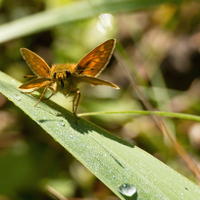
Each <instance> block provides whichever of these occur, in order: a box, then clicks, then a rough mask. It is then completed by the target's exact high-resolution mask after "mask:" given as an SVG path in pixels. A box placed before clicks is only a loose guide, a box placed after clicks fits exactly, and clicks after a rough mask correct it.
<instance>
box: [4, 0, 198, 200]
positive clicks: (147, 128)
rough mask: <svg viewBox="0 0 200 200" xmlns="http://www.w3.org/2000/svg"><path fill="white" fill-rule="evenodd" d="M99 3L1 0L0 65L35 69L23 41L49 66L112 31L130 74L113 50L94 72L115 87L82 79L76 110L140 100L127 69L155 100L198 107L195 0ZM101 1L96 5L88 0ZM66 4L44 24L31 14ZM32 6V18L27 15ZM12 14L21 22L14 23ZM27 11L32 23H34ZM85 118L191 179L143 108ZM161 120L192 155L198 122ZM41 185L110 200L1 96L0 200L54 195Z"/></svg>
mask: <svg viewBox="0 0 200 200" xmlns="http://www.w3.org/2000/svg"><path fill="white" fill-rule="evenodd" d="M104 2H105V1H70V0H66V1H64V0H57V1H51V0H42V1H39V0H28V1H23V0H18V1H11V0H0V41H1V44H0V70H1V71H4V72H5V73H7V74H9V75H10V76H12V77H14V78H15V79H17V80H20V81H22V82H25V81H26V79H24V78H23V76H24V75H27V74H32V72H31V71H30V69H29V67H28V66H27V65H26V63H25V61H24V60H23V59H22V57H21V55H20V52H19V49H20V48H22V47H26V48H28V49H30V50H32V51H34V52H35V53H37V54H38V55H40V56H41V57H42V58H43V59H44V60H45V61H46V62H47V63H48V64H49V65H50V66H51V64H52V63H66V62H71V63H76V62H78V61H79V60H80V59H81V58H82V57H83V56H84V55H85V54H86V53H87V52H89V51H90V50H92V49H93V48H94V47H95V46H97V45H99V44H101V43H102V42H104V41H105V40H107V39H110V38H116V39H117V42H118V44H117V47H116V49H117V51H119V52H120V53H121V55H122V59H123V61H125V63H126V66H124V67H127V69H128V73H127V69H124V68H123V67H122V66H120V64H119V62H118V61H117V60H116V58H115V57H114V56H113V57H112V59H111V62H110V63H109V65H108V66H107V68H106V69H105V70H104V71H103V72H102V74H101V75H100V77H101V78H103V79H106V80H109V81H112V82H113V83H115V84H116V85H118V86H119V87H120V88H121V89H120V90H119V91H117V90H114V89H113V88H110V87H104V86H97V87H92V86H90V85H87V84H83V85H81V86H80V89H81V92H82V99H81V102H80V106H79V108H78V112H79V113H81V112H92V111H120V110H142V109H144V107H143V105H142V104H141V101H140V100H139V98H138V97H137V95H136V93H135V92H134V88H133V87H132V86H131V84H130V80H129V78H128V77H129V75H130V74H131V75H133V76H135V78H136V79H137V80H138V82H139V84H140V85H141V88H142V90H143V91H144V93H145V94H146V96H147V97H148V98H149V99H150V101H151V103H152V104H153V105H154V107H155V108H158V109H159V110H162V111H171V112H181V113H190V114H195V115H199V113H200V107H199V96H200V90H199V88H200V81H199V76H200V70H199V68H200V51H199V50H200V14H199V13H200V2H199V1H174V2H173V1H170V2H168V1H162V2H163V3H161V1H160V2H159V1H152V5H150V4H149V2H148V1H145V0H144V1H142V3H141V1H132V2H129V4H126V3H124V6H121V7H120V6H118V2H122V1H118V2H117V1H116V2H115V1H113V0H112V1H111V2H112V3H113V5H114V6H113V7H109V5H107V6H105V5H104V4H103V3H104ZM138 2H140V5H139V3H138ZM79 3H80V4H79ZM82 3H83V4H82ZM85 3H86V4H87V5H90V6H91V7H90V9H89V11H90V12H89V11H88V10H87V9H85V7H84V6H81V5H86V4H85ZM98 3H99V6H94V4H95V5H98ZM101 3H102V4H101ZM72 5H73V7H72V9H71V14H70V13H67V14H68V17H69V18H68V19H64V15H63V17H62V16H61V17H58V18H57V19H56V20H55V22H54V23H55V25H49V26H48V24H47V23H44V24H43V26H42V25H41V23H40V16H37V14H38V13H43V15H42V16H41V18H44V17H45V16H46V18H47V21H48V22H49V23H51V22H52V24H53V20H52V19H51V17H50V15H51V14H53V12H52V13H51V11H52V10H54V9H58V12H57V11H56V12H55V15H56V13H59V12H60V13H62V12H63V13H64V12H65V9H66V12H67V11H69V10H68V7H70V6H72ZM130 5H131V6H132V7H131V6H130ZM134 7H135V8H134ZM59 9H64V10H59ZM73 9H74V10H73ZM77 9H80V10H79V11H80V16H79V13H78V12H76V11H77ZM81 9H82V12H81ZM86 10H87V11H88V12H86ZM48 11H50V13H49V12H48ZM84 12H85V13H84ZM73 13H74V15H73ZM34 14H36V15H34ZM84 14H85V15H86V16H84ZM31 15H32V17H33V18H31V19H30V18H28V16H31ZM34 16H35V17H34ZM53 17H55V16H53ZM70 17H71V18H70ZM76 17H77V19H76ZM20 19H23V20H24V21H23V20H21V21H20ZM15 20H19V21H18V23H13V24H12V22H14V21H15ZM29 20H30V24H31V25H29ZM34 20H35V22H37V20H38V23H32V22H34ZM51 20H52V21H51ZM67 20H69V22H68V21H67ZM70 20H71V21H70ZM30 26H31V28H30ZM45 27H46V28H45ZM26 30H27V32H26ZM6 31H7V32H6ZM6 33H7V34H6ZM6 37H7V39H5V38H6ZM49 94H50V93H49ZM47 96H48V94H47ZM51 100H53V101H55V102H57V103H58V104H60V105H62V106H63V107H65V108H66V109H69V110H71V99H70V98H65V97H64V96H63V95H62V94H57V95H55V96H53V97H52V98H51ZM87 119H88V120H90V121H92V122H93V123H96V124H98V125H99V126H101V127H103V128H105V129H106V130H108V131H110V132H111V133H113V134H115V135H117V136H119V137H121V138H123V139H124V140H127V141H129V142H130V143H133V144H136V145H137V146H139V147H140V148H142V149H144V150H145V151H147V152H149V153H150V154H152V155H153V156H155V157H156V158H158V159H160V160H161V161H163V162H164V163H166V164H167V165H168V166H170V167H172V168H173V169H175V170H176V171H178V172H179V173H181V174H183V175H184V176H186V177H188V178H189V179H191V180H193V181H196V180H195V177H194V176H193V175H192V174H191V172H190V171H188V169H187V167H186V166H185V165H184V164H183V161H182V160H181V159H180V157H179V156H177V153H176V152H175V151H174V149H173V148H172V146H171V145H170V143H169V142H168V141H167V140H166V139H165V138H164V139H163V136H162V135H161V133H160V132H159V131H158V130H157V129H156V126H155V124H154V123H153V122H152V120H151V118H150V117H148V116H138V117H133V116H130V115H107V116H105V115H103V116H100V115H99V116H94V117H92V116H90V117H87ZM166 123H167V124H168V126H169V127H170V129H171V130H172V131H173V132H174V133H176V135H175V137H176V138H177V139H178V140H179V141H180V143H181V144H182V145H183V147H184V148H185V149H186V150H187V151H188V152H189V153H190V154H191V155H192V157H194V158H195V159H196V161H197V163H199V162H200V156H199V152H200V125H199V123H196V122H192V121H185V120H180V119H176V120H171V119H167V120H166ZM47 186H48V187H49V186H51V187H52V188H54V189H55V190H57V191H58V192H60V193H61V194H62V195H64V196H65V197H67V198H74V199H75V198H92V199H117V197H115V195H114V194H113V193H112V192H111V191H110V190H109V189H108V188H107V187H106V186H105V185H104V184H103V183H101V182H100V181H99V180H97V179H96V178H95V176H94V175H93V174H91V173H90V172H89V171H88V170H87V169H86V168H85V167H84V166H83V165H82V164H80V163H79V162H78V161H77V160H75V159H74V158H73V157H72V156H71V155H70V154H69V153H67V152H66V151H65V150H64V149H63V148H62V147H61V146H60V145H59V144H58V143H57V142H55V141H54V140H53V139H52V138H51V137H50V136H49V135H48V134H46V133H45V131H43V130H42V129H41V128H40V127H39V126H38V125H37V124H36V123H34V122H33V121H32V120H31V119H30V118H29V117H28V116H26V115H25V114H24V113H23V112H22V111H21V110H19V109H18V108H17V107H16V106H15V105H14V104H13V103H12V102H10V101H8V100H7V99H6V98H5V97H4V96H3V95H0V200H1V199H2V200H10V199H19V200H21V199H53V197H52V196H51V195H50V194H49V192H48V190H49V188H48V187H47Z"/></svg>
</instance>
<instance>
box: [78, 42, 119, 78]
mask: <svg viewBox="0 0 200 200" xmlns="http://www.w3.org/2000/svg"><path fill="white" fill-rule="evenodd" d="M115 43H116V40H115V39H110V40H107V41H105V42H104V43H102V44H101V45H99V46H98V47H96V48H94V49H93V50H92V51H91V52H89V53H88V54H87V55H86V56H84V57H83V58H82V59H81V60H80V61H79V62H78V64H77V66H76V68H75V71H76V73H77V74H82V75H88V76H97V75H98V74H99V73H100V72H101V71H102V70H103V69H104V68H105V67H106V65H107V64H108V62H109V61H110V58H111V56H112V53H113V50H114V48H115Z"/></svg>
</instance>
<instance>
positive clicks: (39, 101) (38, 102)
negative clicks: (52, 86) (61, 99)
mask: <svg viewBox="0 0 200 200" xmlns="http://www.w3.org/2000/svg"><path fill="white" fill-rule="evenodd" d="M47 87H48V86H46V87H45V88H44V91H43V93H42V95H41V96H40V98H39V100H38V102H37V103H36V104H35V105H34V106H37V104H38V103H39V102H40V101H41V100H42V97H43V96H44V94H45V92H46V90H47ZM51 96H52V95H51ZM51 96H50V97H51Z"/></svg>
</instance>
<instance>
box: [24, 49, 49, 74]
mask: <svg viewBox="0 0 200 200" xmlns="http://www.w3.org/2000/svg"><path fill="white" fill-rule="evenodd" d="M20 51H21V54H22V56H23V58H24V60H25V61H26V62H27V64H28V66H29V67H30V68H31V70H32V71H33V72H34V73H35V74H36V75H37V76H42V77H50V75H49V70H50V67H49V66H48V65H47V63H46V62H45V61H44V60H43V59H42V58H41V57H40V56H38V55H37V54H35V53H34V52H32V51H30V50H28V49H26V48H21V49H20Z"/></svg>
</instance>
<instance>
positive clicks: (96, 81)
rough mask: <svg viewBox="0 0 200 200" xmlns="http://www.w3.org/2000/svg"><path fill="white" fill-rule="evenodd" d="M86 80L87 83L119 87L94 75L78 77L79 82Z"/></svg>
mask: <svg viewBox="0 0 200 200" xmlns="http://www.w3.org/2000/svg"><path fill="white" fill-rule="evenodd" d="M78 81H79V82H85V83H89V84H91V85H95V86H96V85H107V86H111V87H114V88H115V89H119V87H118V86H117V85H115V84H114V83H111V82H110V81H106V80H103V79H100V78H97V77H93V76H84V75H82V76H79V77H78V79H77V82H78Z"/></svg>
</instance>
